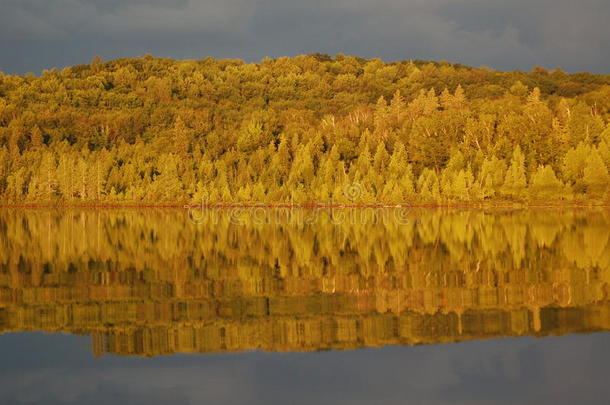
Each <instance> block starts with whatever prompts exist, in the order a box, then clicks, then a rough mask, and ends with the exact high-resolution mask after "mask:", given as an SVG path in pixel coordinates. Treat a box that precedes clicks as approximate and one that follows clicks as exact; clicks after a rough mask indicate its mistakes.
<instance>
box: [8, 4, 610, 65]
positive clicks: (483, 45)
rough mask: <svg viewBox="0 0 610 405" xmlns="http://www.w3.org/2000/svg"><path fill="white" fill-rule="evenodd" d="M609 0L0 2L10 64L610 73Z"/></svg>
mask: <svg viewBox="0 0 610 405" xmlns="http://www.w3.org/2000/svg"><path fill="white" fill-rule="evenodd" d="M609 4H610V3H608V0H582V1H579V2H575V1H573V0H528V1H526V0H376V1H371V0H367V1H365V0H325V1H322V0H311V1H303V0H301V1H296V0H205V1H197V0H0V70H5V71H8V72H24V71H38V70H40V69H41V68H46V67H52V66H63V65H68V64H74V63H82V62H87V61H88V60H89V59H90V58H91V57H92V56H94V55H96V54H100V55H101V56H103V57H104V58H105V59H110V58H116V57H126V56H136V55H141V54H143V53H146V52H151V53H153V54H155V55H159V56H170V57H175V58H202V57H204V56H207V55H211V56H215V57H238V58H243V59H246V60H260V59H261V58H263V57H265V56H271V57H275V56H280V55H295V54H300V53H310V52H326V53H330V54H336V53H339V52H341V53H346V54H355V55H359V56H364V57H381V58H382V59H384V60H397V59H415V58H417V59H433V60H449V61H456V62H462V63H465V64H470V65H475V66H479V65H487V66H491V67H494V68H498V69H526V70H529V69H530V68H531V67H532V66H534V65H543V66H546V67H549V68H553V67H556V66H561V67H563V68H564V69H566V70H569V71H577V70H591V71H596V72H608V71H609V66H610V41H609V40H608V38H610V24H608V23H607V22H608V21H609V20H610V5H609Z"/></svg>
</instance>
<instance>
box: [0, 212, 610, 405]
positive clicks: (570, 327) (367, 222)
mask: <svg viewBox="0 0 610 405" xmlns="http://www.w3.org/2000/svg"><path fill="white" fill-rule="evenodd" d="M609 283H610V211H609V210H608V209H593V208H589V209H584V208H583V209H577V208H571V209H560V208H554V209H550V208H540V209H534V208H532V209H521V210H518V209H508V208H506V209H474V208H470V209H467V208H464V209H457V208H454V209H423V208H420V209H416V208H410V209H409V208H406V207H403V208H366V209H347V208H345V209H339V208H337V209H334V208H326V209H291V208H282V209H280V208H278V209H268V208H253V207H249V208H248V207H235V208H233V209H202V208H200V207H191V208H188V209H187V208H184V209H127V208H124V209H103V210H97V209H76V208H74V209H0V333H1V334H0V358H1V359H2V361H1V362H0V377H1V378H0V403H2V404H80V403H87V404H117V403H129V404H165V403H172V404H199V403H222V404H242V403H248V404H311V403H329V404H348V403H349V404H371V403H383V404H402V403H416V404H437V403H439V404H440V403H456V404H474V403H498V404H515V403H519V404H529V403H531V404H547V403H548V404H564V403H565V404H573V403H582V404H606V403H608V402H609V401H610V385H609V384H608V383H607V380H606V378H607V376H608V375H609V373H610V334H609V333H608V331H609V330H610V284H609Z"/></svg>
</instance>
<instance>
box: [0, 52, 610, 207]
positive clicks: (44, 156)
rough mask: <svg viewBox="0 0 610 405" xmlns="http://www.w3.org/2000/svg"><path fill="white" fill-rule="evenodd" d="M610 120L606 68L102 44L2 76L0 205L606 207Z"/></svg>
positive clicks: (609, 201)
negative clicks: (91, 53)
mask: <svg viewBox="0 0 610 405" xmlns="http://www.w3.org/2000/svg"><path fill="white" fill-rule="evenodd" d="M609 121H610V75H608V74H606V75H602V74H590V73H576V74H568V73H566V72H563V71H562V70H560V69H556V70H553V71H547V70H545V69H543V68H534V69H533V70H532V71H531V72H500V71H495V70H491V69H488V68H472V67H467V66H463V65H459V64H450V63H447V62H438V63H437V62H427V61H402V62H393V63H384V62H383V61H381V60H379V59H363V58H358V57H353V56H346V55H337V56H335V57H330V56H328V55H320V54H314V55H302V56H297V57H293V58H277V59H264V60H262V61H261V62H259V63H245V62H243V61H241V60H215V59H212V58H206V59H203V60H198V61H194V60H186V61H175V60H171V59H161V58H155V57H153V56H151V55H146V56H144V57H139V58H129V59H119V60H114V61H109V62H103V61H102V60H101V59H100V58H94V59H93V60H92V62H91V63H90V64H87V65H78V66H72V67H68V68H65V69H63V70H61V71H59V70H56V69H53V70H49V71H44V72H43V73H42V74H41V75H40V76H34V75H25V76H17V75H5V74H2V73H0V207H4V208H6V207H26V206H27V207H36V206H39V207H41V206H53V207H61V206H66V207H67V206H86V207H126V206H132V207H170V206H172V207H173V206H176V207H177V206H182V207H184V206H185V205H189V204H190V205H192V206H201V205H202V204H203V205H204V206H207V205H209V206H217V207H221V208H230V207H231V206H236V207H244V206H251V207H260V206H265V207H268V208H274V207H276V208H277V207H303V208H318V207H324V206H328V207H331V206H333V207H334V206H336V207H364V208H366V207H393V206H396V205H400V204H406V205H408V206H409V207H418V206H421V207H431V206H435V207H452V206H469V207H489V206H502V207H504V206H509V207H526V206H539V205H545V206H547V205H549V206H561V207H564V206H565V207H569V206H608V205H609V204H610V174H609V169H610V124H609ZM202 202H203V203H202ZM316 202H325V203H323V204H318V203H316ZM327 202H330V203H327Z"/></svg>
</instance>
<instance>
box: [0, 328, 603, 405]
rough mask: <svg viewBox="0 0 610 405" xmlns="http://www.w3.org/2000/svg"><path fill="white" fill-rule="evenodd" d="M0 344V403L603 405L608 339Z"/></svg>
mask: <svg viewBox="0 0 610 405" xmlns="http://www.w3.org/2000/svg"><path fill="white" fill-rule="evenodd" d="M89 345H90V339H89V338H88V337H82V336H70V335H60V334H41V333H11V334H6V335H2V336H0V357H1V358H2V362H1V363H0V403H2V404H82V403H87V404H119V403H129V404H148V405H150V404H167V403H172V404H200V403H212V404H214V403H222V404H245V403H248V404H312V403H332V404H372V403H384V404H403V403H415V404H441V403H453V404H483V403H485V404H487V403H494V404H496V403H497V404H516V403H518V404H530V403H531V404H574V403H579V404H606V403H608V400H609V399H610V386H609V385H608V384H607V375H608V372H609V371H610V333H598V334H591V335H565V336H562V337H547V338H542V339H536V338H529V337H526V338H504V339H492V340H483V341H469V342H463V343H454V344H444V345H426V346H412V347H400V346H386V347H383V348H367V349H361V350H352V351H325V352H318V353H262V352H247V353H241V354H226V353H223V354H212V355H210V354H207V355H173V356H161V357H155V358H139V357H118V356H104V357H103V358H100V359H95V358H93V357H92V356H91V354H90V347H89Z"/></svg>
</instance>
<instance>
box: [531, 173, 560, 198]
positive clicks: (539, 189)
mask: <svg viewBox="0 0 610 405" xmlns="http://www.w3.org/2000/svg"><path fill="white" fill-rule="evenodd" d="M530 188H531V191H532V194H533V195H534V196H536V197H554V198H557V197H561V193H562V190H563V183H562V182H561V181H560V180H559V179H558V178H557V176H556V175H555V172H554V171H553V168H552V167H551V166H539V167H538V169H537V170H536V173H534V175H533V176H532V182H531V187H530Z"/></svg>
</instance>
